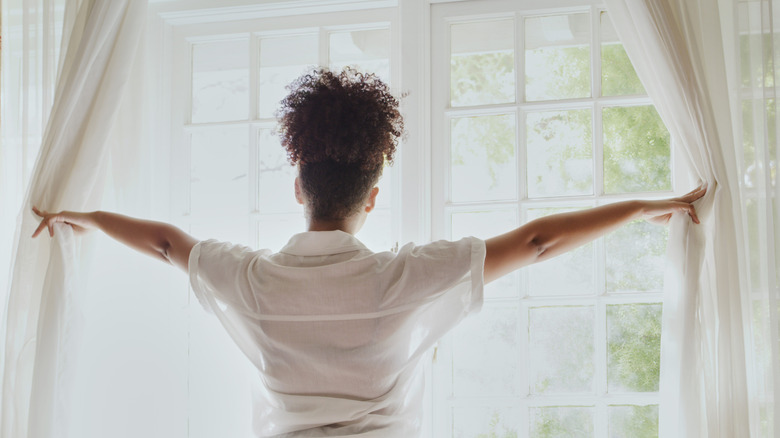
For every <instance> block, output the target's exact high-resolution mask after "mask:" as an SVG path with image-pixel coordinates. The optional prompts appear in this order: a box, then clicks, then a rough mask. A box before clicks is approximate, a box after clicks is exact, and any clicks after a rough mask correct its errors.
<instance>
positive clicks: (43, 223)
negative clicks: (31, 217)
mask: <svg viewBox="0 0 780 438" xmlns="http://www.w3.org/2000/svg"><path fill="white" fill-rule="evenodd" d="M45 226H46V220H42V221H41V223H40V224H38V228H36V229H35V232H33V235H32V237H33V238H35V237H38V235H39V234H41V230H43V227H45Z"/></svg>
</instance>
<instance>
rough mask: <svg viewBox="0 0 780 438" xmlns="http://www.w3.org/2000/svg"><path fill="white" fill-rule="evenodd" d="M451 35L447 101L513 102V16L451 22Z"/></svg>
mask: <svg viewBox="0 0 780 438" xmlns="http://www.w3.org/2000/svg"><path fill="white" fill-rule="evenodd" d="M450 36H451V40H450V41H451V43H450V44H451V46H450V99H451V101H450V105H452V106H454V107H455V106H469V105H488V104H493V103H509V102H514V101H515V51H514V47H515V45H514V40H515V26H514V20H497V21H478V22H473V23H463V24H453V25H452V26H451V27H450Z"/></svg>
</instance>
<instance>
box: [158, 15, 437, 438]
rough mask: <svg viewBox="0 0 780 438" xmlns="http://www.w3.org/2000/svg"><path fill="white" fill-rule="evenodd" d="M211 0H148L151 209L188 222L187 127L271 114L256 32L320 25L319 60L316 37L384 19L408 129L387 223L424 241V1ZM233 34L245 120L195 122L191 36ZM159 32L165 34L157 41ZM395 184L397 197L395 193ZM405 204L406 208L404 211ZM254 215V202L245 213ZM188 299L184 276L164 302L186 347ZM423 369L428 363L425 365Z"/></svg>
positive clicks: (262, 122) (260, 124)
mask: <svg viewBox="0 0 780 438" xmlns="http://www.w3.org/2000/svg"><path fill="white" fill-rule="evenodd" d="M213 4H214V5H216V4H218V5H219V6H218V7H214V8H209V7H207V6H209V5H208V4H207V3H203V2H200V3H198V4H195V5H193V4H192V3H191V2H183V1H173V2H154V1H153V2H152V3H151V5H150V13H149V20H150V22H151V26H150V32H149V35H148V38H149V41H151V42H152V44H151V45H150V46H149V49H150V53H149V59H150V60H151V65H152V67H151V68H150V69H149V74H150V77H151V78H153V80H152V83H151V86H150V89H149V97H150V101H152V102H155V103H154V104H153V105H152V106H151V107H152V108H157V109H158V116H159V117H157V118H155V120H154V123H152V125H153V126H152V127H151V131H152V133H151V136H150V137H151V138H152V141H153V142H154V145H152V148H151V150H152V151H153V155H154V156H153V158H152V160H151V162H152V166H153V168H154V169H153V175H154V178H155V180H156V182H155V187H156V188H159V190H157V191H156V193H155V199H154V205H155V209H156V210H155V211H158V212H167V214H164V215H163V217H167V220H169V221H170V222H172V223H174V224H176V225H178V226H180V227H182V228H183V229H188V228H189V227H190V225H191V218H190V216H189V213H188V212H189V201H188V200H189V187H188V186H189V172H190V169H189V168H190V163H189V154H188V150H189V134H190V133H191V132H195V131H197V130H199V129H204V128H210V127H222V126H251V127H252V130H251V133H252V134H256V133H257V131H258V130H259V129H262V128H266V127H269V126H271V125H273V123H274V122H273V120H271V119H259V118H257V117H256V113H257V101H256V96H257V94H256V88H255V87H256V84H255V83H254V81H253V80H252V79H253V78H256V76H257V70H258V59H257V53H258V52H257V42H258V36H261V35H269V34H284V33H287V32H289V30H290V29H298V30H300V29H319V31H320V33H321V35H320V62H321V63H322V62H324V61H327V59H328V56H327V47H328V39H327V38H323V36H325V35H327V32H328V31H331V30H346V29H349V30H354V29H359V28H366V27H371V26H372V25H373V27H375V25H377V24H382V25H385V26H386V27H389V28H390V31H391V45H392V48H391V55H390V56H391V88H392V90H393V91H394V93H397V94H401V93H408V96H406V97H405V98H404V99H402V102H401V105H402V113H403V114H404V116H405V122H406V128H407V136H406V137H405V138H404V139H403V141H402V145H401V146H400V147H399V151H398V153H397V155H396V159H395V166H394V167H393V168H392V170H391V171H392V172H393V173H394V174H395V175H394V180H393V184H394V185H393V188H392V189H393V201H392V203H391V211H392V214H393V216H394V217H393V223H394V229H393V230H391V232H392V235H393V238H394V240H395V241H396V242H399V241H401V242H407V241H417V242H424V241H428V240H429V237H430V228H429V226H430V221H429V219H428V218H429V214H428V212H429V210H430V209H429V205H430V201H429V195H428V194H429V193H430V178H429V172H428V163H429V162H430V149H429V148H428V147H427V145H428V141H427V138H428V137H427V136H428V134H429V130H428V127H429V123H428V122H427V120H428V114H429V112H428V110H427V105H428V103H429V99H428V96H429V95H428V94H427V93H426V92H424V91H423V90H428V87H427V85H428V84H429V81H430V79H429V78H428V75H427V74H425V73H426V72H427V71H428V66H429V64H430V63H429V58H428V57H427V56H428V39H429V36H428V35H429V32H428V29H429V20H428V12H429V9H430V8H429V5H428V4H427V3H425V2H420V1H418V0H346V1H345V0H338V1H335V0H333V1H331V0H326V1H322V0H303V1H298V2H294V4H292V5H290V4H289V2H285V1H281V0H280V1H277V2H268V3H262V4H257V2H247V1H243V0H231V1H224V0H222V1H219V2H217V1H214V2H213ZM204 5H205V7H204ZM367 23H368V24H367ZM402 25H403V26H404V27H403V28H402ZM258 29H262V30H261V31H258ZM410 30H413V31H412V32H410ZM231 34H232V35H237V34H242V35H250V36H251V38H250V103H249V104H250V107H249V111H250V112H249V118H248V119H247V120H245V121H230V122H218V123H195V124H193V123H191V121H190V114H191V110H190V104H191V102H190V100H191V93H190V87H191V75H190V66H191V63H192V59H191V53H192V49H191V45H192V43H194V42H201V41H208V40H210V39H212V38H213V36H215V35H220V36H224V35H231ZM160 41H163V42H164V43H163V44H160ZM402 54H403V56H402ZM256 141H257V136H256V135H251V137H250V150H252V149H253V148H256ZM386 172H387V170H386ZM256 173H257V172H256V170H255V174H254V175H250V178H252V180H250V181H252V183H251V185H250V187H256V184H255V182H256V177H257V175H256ZM402 173H403V177H401V174H402ZM402 192H403V193H404V196H403V197H402V196H400V194H401V193H402ZM291 193H292V188H291ZM291 196H292V194H291ZM250 197H255V198H256V193H253V192H251V189H250ZM403 212H412V213H411V214H402V213H403ZM415 213H416V214H415ZM256 214H257V212H256V211H255V212H253V213H252V215H256ZM255 219H256V218H255ZM255 219H253V220H255ZM369 220H370V219H369ZM256 229H257V227H256V226H251V227H250V232H252V230H256ZM201 237H203V236H201ZM256 237H257V236H256V235H251V236H250V239H251V240H252V241H256V240H257V238H256ZM196 305H197V303H196V302H195V300H194V299H193V298H192V293H191V292H190V291H189V289H188V288H187V287H186V286H185V285H184V284H182V287H181V289H179V291H178V292H177V293H176V295H175V297H174V298H172V308H173V309H175V310H174V313H175V314H176V315H175V317H174V318H173V319H174V320H176V321H177V322H176V323H174V324H172V325H175V326H176V327H177V328H178V329H179V334H178V336H179V338H180V339H181V340H182V342H183V345H185V346H186V345H189V343H190V330H191V327H190V321H191V316H190V313H191V312H192V306H196ZM180 356H181V357H182V359H181V361H182V362H183V363H186V364H188V369H189V366H190V365H189V363H190V362H189V358H188V357H189V353H188V352H187V351H186V348H185V349H182V351H180ZM427 368H428V371H427V372H429V368H430V367H427ZM188 380H189V377H188V376H184V377H183V378H182V382H180V383H179V385H180V387H183V388H184V391H183V392H184V393H185V394H186V393H187V392H188V390H187V389H186V388H187V387H188V386H189V383H188ZM428 381H430V379H428ZM429 395H430V391H426V398H427V399H428V400H430V396H429ZM183 403H184V404H185V407H184V410H183V411H178V412H177V414H178V415H180V416H181V417H183V418H182V420H183V421H182V423H183V426H182V434H181V436H189V435H190V432H189V431H188V429H189V428H188V426H187V424H188V423H189V415H190V413H189V412H188V411H189V409H187V408H186V405H187V404H188V403H189V400H183ZM426 405H429V403H427V404H426ZM423 434H424V435H423V436H430V435H431V434H430V422H429V421H426V424H425V425H424V427H423Z"/></svg>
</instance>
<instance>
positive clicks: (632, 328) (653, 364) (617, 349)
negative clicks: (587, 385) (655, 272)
mask: <svg viewBox="0 0 780 438" xmlns="http://www.w3.org/2000/svg"><path fill="white" fill-rule="evenodd" d="M661 309H662V306H661V304H625V305H609V306H607V381H608V387H609V391H610V392H622V391H637V392H653V391H658V379H659V371H660V367H661Z"/></svg>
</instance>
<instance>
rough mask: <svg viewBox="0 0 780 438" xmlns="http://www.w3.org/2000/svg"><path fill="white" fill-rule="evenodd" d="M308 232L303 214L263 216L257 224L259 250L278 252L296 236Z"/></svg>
mask: <svg viewBox="0 0 780 438" xmlns="http://www.w3.org/2000/svg"><path fill="white" fill-rule="evenodd" d="M304 231H306V220H305V219H304V217H303V214H302V213H301V214H278V215H268V216H262V217H261V218H260V220H259V221H258V224H257V239H258V242H259V244H258V245H257V247H258V248H268V249H270V250H271V251H274V252H278V251H279V250H280V249H282V247H283V246H284V245H287V242H288V241H289V240H290V238H291V237H292V236H293V235H294V234H298V233H303V232H304Z"/></svg>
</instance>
